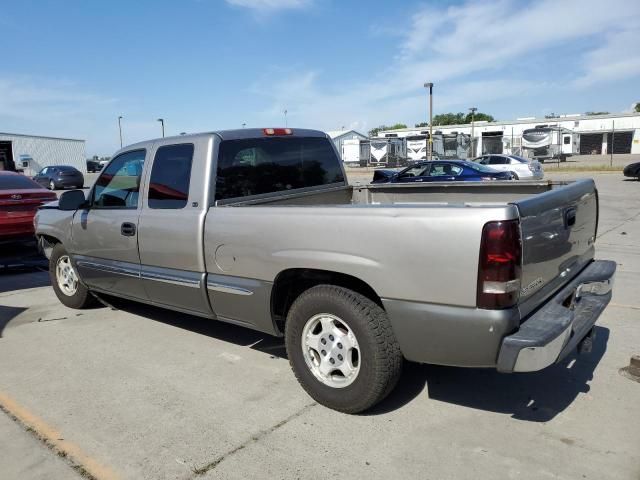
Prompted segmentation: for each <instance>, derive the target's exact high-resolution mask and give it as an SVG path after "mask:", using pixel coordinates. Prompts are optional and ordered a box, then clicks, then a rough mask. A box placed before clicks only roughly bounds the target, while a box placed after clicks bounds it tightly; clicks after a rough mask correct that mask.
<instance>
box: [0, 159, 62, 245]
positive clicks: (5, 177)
mask: <svg viewBox="0 0 640 480" xmlns="http://www.w3.org/2000/svg"><path fill="white" fill-rule="evenodd" d="M56 199H57V196H56V194H55V193H53V192H50V191H49V190H47V189H46V188H44V187H42V186H40V185H38V184H37V183H36V182H34V181H33V180H31V179H30V178H27V177H25V176H24V175H21V174H19V173H15V172H8V171H0V243H5V242H11V241H19V240H29V239H33V238H34V236H33V216H34V215H35V214H36V210H37V209H38V207H39V206H41V205H42V204H44V203H46V202H51V201H53V200H56Z"/></svg>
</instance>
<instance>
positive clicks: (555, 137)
mask: <svg viewBox="0 0 640 480" xmlns="http://www.w3.org/2000/svg"><path fill="white" fill-rule="evenodd" d="M578 138H579V136H578V134H577V133H574V132H573V131H572V130H569V129H568V128H563V127H558V126H555V125H537V126H536V127H534V128H528V129H526V130H524V131H523V132H522V150H523V153H524V156H527V157H530V158H533V159H535V160H538V161H539V162H541V163H543V162H544V161H545V160H559V161H561V162H566V161H567V157H570V156H572V155H573V154H575V153H578V152H579V145H578Z"/></svg>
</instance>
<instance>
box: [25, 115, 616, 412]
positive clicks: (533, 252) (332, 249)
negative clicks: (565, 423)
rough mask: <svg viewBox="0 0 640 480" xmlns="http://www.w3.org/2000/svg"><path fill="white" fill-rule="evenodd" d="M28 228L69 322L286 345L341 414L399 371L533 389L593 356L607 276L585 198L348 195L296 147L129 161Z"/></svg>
mask: <svg viewBox="0 0 640 480" xmlns="http://www.w3.org/2000/svg"><path fill="white" fill-rule="evenodd" d="M35 224H36V235H37V237H38V238H39V241H40V245H41V247H42V249H43V250H44V251H45V253H46V254H47V256H48V257H49V259H50V274H51V280H52V285H53V289H54V290H55V293H56V295H57V296H58V298H59V299H60V301H61V302H62V303H64V304H65V305H67V306H69V307H72V308H84V307H87V306H88V305H89V304H90V303H92V302H94V301H95V300H96V298H100V297H101V296H102V295H103V294H108V295H115V296H118V297H124V298H128V299H131V300H136V301H140V302H145V303H148V304H153V305H158V306H161V307H166V308H169V309H173V310H175V311H177V312H184V313H188V314H192V315H199V316H201V317H203V318H206V319H208V321H215V320H221V321H224V322H229V323H233V324H237V325H242V326H246V327H249V328H253V329H256V330H259V331H262V332H266V333H269V334H272V335H277V336H284V338H285V343H286V348H287V352H288V357H289V361H290V363H291V367H292V369H293V371H294V373H295V375H296V377H297V378H298V380H299V382H300V383H301V385H302V386H303V387H304V389H305V390H306V391H307V392H308V393H309V395H311V396H312V397H313V398H314V399H315V400H317V401H318V402H320V403H322V404H324V405H326V406H328V407H331V408H334V409H336V410H340V411H343V412H350V413H354V412H360V411H363V410H365V409H367V408H369V407H371V406H372V405H374V404H375V403H376V402H378V401H380V400H381V399H382V398H384V397H385V396H386V395H387V394H388V393H389V392H390V391H391V390H392V389H393V388H394V386H395V384H396V382H397V380H398V378H399V376H400V373H401V369H402V364H403V361H404V359H406V360H410V361H414V362H423V363H434V364H443V365H455V366H464V367H490V368H495V369H497V370H499V371H501V372H529V371H535V370H540V369H543V368H545V367H547V366H549V365H551V364H553V363H554V362H558V361H560V360H561V359H563V358H564V357H565V356H566V355H567V354H569V353H570V352H572V351H573V350H575V349H576V348H578V349H581V350H589V346H590V345H591V342H592V337H593V331H594V328H593V327H594V323H595V322H596V320H597V318H598V316H599V315H600V313H601V312H602V310H603V309H604V308H605V306H606V305H607V303H608V302H609V300H610V299H611V287H612V281H613V277H614V273H615V263H613V262H610V261H594V242H595V239H596V231H597V225H598V194H597V191H596V189H595V185H594V183H593V181H592V180H582V181H577V182H571V183H566V182H565V183H562V182H535V183H527V182H524V183H523V182H509V181H504V182H497V181H494V182H479V183H453V182H448V183H433V184H429V185H423V184H412V185H386V184H383V185H363V186H361V185H355V186H351V185H349V184H348V182H347V180H346V176H345V172H344V170H343V167H342V162H341V161H340V159H339V157H338V155H337V153H336V150H335V148H334V146H333V143H332V142H331V140H330V139H329V138H328V137H327V135H326V134H324V133H322V132H318V131H313V130H302V129H293V130H292V129H270V128H267V129H243V130H231V131H220V132H211V133H202V134H196V135H185V136H180V137H173V138H161V139H157V140H152V141H148V142H143V143H138V144H135V145H131V146H129V147H126V148H124V149H122V150H120V151H119V152H117V153H116V154H115V155H114V157H113V159H112V160H111V162H110V163H109V164H108V165H107V166H106V168H104V170H103V171H102V172H101V173H100V176H99V177H98V179H97V180H96V182H95V185H93V187H92V189H91V191H90V193H89V194H88V197H87V198H86V199H85V195H84V194H83V193H82V192H80V191H70V192H66V193H64V194H63V195H62V196H61V198H60V200H59V203H58V205H52V206H51V207H49V208H44V209H41V210H40V211H39V212H38V214H37V215H36V218H35Z"/></svg>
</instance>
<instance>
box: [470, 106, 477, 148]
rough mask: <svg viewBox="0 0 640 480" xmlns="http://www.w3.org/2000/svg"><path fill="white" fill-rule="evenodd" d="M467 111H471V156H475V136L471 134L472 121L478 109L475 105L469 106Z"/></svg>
mask: <svg viewBox="0 0 640 480" xmlns="http://www.w3.org/2000/svg"><path fill="white" fill-rule="evenodd" d="M469 111H470V112H471V158H473V157H475V156H476V148H475V143H474V142H475V138H474V136H473V121H474V119H475V114H476V112H477V111H478V109H477V108H476V107H471V108H470V109H469Z"/></svg>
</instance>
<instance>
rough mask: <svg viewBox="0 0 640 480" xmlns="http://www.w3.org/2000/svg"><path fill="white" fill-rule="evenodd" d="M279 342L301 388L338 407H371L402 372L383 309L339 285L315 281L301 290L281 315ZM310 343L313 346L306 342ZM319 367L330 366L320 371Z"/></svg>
mask: <svg viewBox="0 0 640 480" xmlns="http://www.w3.org/2000/svg"><path fill="white" fill-rule="evenodd" d="M314 322H315V323H314ZM314 325H315V326H316V327H315V329H312V327H313V326H314ZM326 326H328V328H326ZM285 341H286V347H287V354H288V356H289V363H290V365H291V368H292V369H293V372H294V374H295V376H296V378H297V379H298V381H299V382H300V384H301V385H302V387H303V388H304V389H305V391H306V392H307V393H308V394H309V395H310V396H311V397H312V398H313V399H314V400H316V401H317V402H318V403H320V404H322V405H324V406H326V407H329V408H332V409H334V410H338V411H340V412H344V413H359V412H362V411H364V410H367V409H368V408H371V407H372V406H373V405H375V404H376V403H378V402H380V401H381V400H382V399H383V398H385V397H386V396H387V395H388V394H389V392H391V390H393V388H394V387H395V386H396V384H397V382H398V379H399V378H400V374H401V373H402V363H403V357H402V353H401V352H400V347H399V346H398V342H397V341H396V338H395V335H394V333H393V330H392V329H391V325H390V323H389V320H388V318H387V314H386V313H385V311H384V310H383V309H382V308H381V307H380V306H379V305H377V304H376V303H375V302H373V301H371V300H370V299H368V298H367V297H365V296H363V295H360V294H359V293H356V292H354V291H352V290H349V289H346V288H343V287H337V286H334V285H317V286H315V287H312V288H310V289H309V290H307V291H305V292H304V293H302V294H301V295H300V296H299V297H298V298H297V299H296V300H295V302H294V303H293V305H292V306H291V309H290V310H289V313H288V315H287V322H286V325H285ZM314 342H315V345H317V347H316V348H317V350H314V348H313V347H311V346H310V344H314ZM321 342H323V343H321ZM342 354H344V356H343V355H342ZM331 360H334V361H331ZM330 361H331V364H329V363H328V362H330ZM334 365H335V366H334ZM323 368H324V369H325V371H327V369H332V370H330V371H328V373H326V374H323V371H322V370H323ZM343 372H346V375H345V374H344V373H343Z"/></svg>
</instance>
